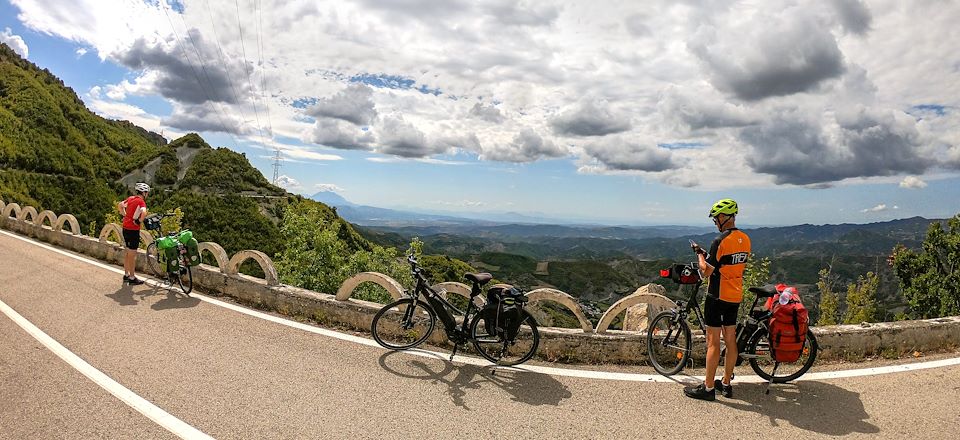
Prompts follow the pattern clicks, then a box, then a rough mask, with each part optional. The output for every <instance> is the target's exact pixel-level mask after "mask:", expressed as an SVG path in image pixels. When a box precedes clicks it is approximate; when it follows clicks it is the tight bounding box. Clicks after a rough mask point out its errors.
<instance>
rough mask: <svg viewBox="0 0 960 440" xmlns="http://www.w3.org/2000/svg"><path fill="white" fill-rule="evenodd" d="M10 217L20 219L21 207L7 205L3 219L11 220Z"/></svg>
mask: <svg viewBox="0 0 960 440" xmlns="http://www.w3.org/2000/svg"><path fill="white" fill-rule="evenodd" d="M11 214H13V215H11ZM9 217H13V218H16V219H19V218H20V205H18V204H16V203H7V206H4V207H3V218H9Z"/></svg>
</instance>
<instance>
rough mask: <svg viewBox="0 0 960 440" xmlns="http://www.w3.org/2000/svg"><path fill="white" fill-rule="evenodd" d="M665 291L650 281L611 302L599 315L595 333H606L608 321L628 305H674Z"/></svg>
mask: <svg viewBox="0 0 960 440" xmlns="http://www.w3.org/2000/svg"><path fill="white" fill-rule="evenodd" d="M665 293H667V289H665V288H664V287H663V286H661V285H659V284H653V283H651V284H647V285H646V286H643V287H641V288H639V289H637V290H636V291H635V292H633V293H631V294H630V295H627V296H625V297H623V298H621V299H620V301H617V302H615V303H613V305H612V306H610V308H609V309H607V311H606V312H604V313H603V317H601V318H600V322H599V323H597V333H606V332H607V328H609V327H610V323H612V322H613V320H614V319H615V318H616V317H617V315H619V314H620V313H623V312H624V311H626V310H627V308H628V307H631V306H635V305H637V304H652V305H653V306H655V307H660V308H662V309H670V308H673V307H676V306H677V303H675V302H673V301H671V300H670V298H667V297H666V296H664V294H665Z"/></svg>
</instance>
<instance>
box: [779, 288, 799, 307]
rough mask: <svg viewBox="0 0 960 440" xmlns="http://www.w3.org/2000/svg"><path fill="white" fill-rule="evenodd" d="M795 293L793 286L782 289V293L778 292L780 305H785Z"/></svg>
mask: <svg viewBox="0 0 960 440" xmlns="http://www.w3.org/2000/svg"><path fill="white" fill-rule="evenodd" d="M796 293H797V290H796V289H794V288H793V287H787V288H786V289H783V293H781V294H780V299H779V302H780V305H786V304H787V303H788V302H790V299H791V298H793V295H795V294H796Z"/></svg>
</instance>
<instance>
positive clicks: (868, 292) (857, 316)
mask: <svg viewBox="0 0 960 440" xmlns="http://www.w3.org/2000/svg"><path fill="white" fill-rule="evenodd" d="M879 284H880V278H879V277H877V275H876V274H875V273H873V272H867V275H866V276H862V275H861V276H860V277H857V282H855V283H851V284H850V285H848V286H847V311H846V313H844V314H843V323H844V324H859V323H861V322H875V321H876V320H877V286H878V285H879Z"/></svg>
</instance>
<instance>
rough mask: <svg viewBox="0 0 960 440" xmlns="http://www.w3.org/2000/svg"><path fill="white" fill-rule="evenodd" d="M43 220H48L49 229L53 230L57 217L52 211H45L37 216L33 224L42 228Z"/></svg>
mask: <svg viewBox="0 0 960 440" xmlns="http://www.w3.org/2000/svg"><path fill="white" fill-rule="evenodd" d="M44 220H49V222H50V229H53V227H54V225H56V224H57V215H56V214H54V213H53V211H51V210H49V209H47V210H45V211H43V212H41V213H40V215H38V216H37V218H36V219H34V220H33V224H35V225H37V226H41V227H42V226H43V221H44Z"/></svg>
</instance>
